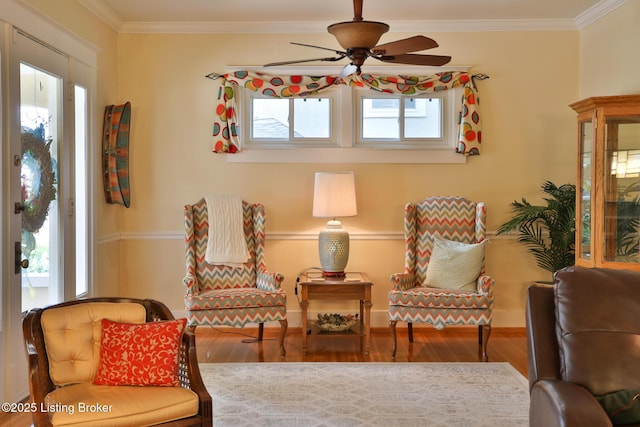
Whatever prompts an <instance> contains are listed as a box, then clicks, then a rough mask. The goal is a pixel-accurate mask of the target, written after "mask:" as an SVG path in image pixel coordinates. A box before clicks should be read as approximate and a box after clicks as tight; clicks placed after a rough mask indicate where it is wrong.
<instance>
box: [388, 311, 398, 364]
mask: <svg viewBox="0 0 640 427" xmlns="http://www.w3.org/2000/svg"><path fill="white" fill-rule="evenodd" d="M397 324H398V321H397V320H391V321H390V322H389V328H391V338H392V339H393V347H392V348H391V360H393V361H395V360H396V350H397V349H398V337H397V336H396V325H397Z"/></svg>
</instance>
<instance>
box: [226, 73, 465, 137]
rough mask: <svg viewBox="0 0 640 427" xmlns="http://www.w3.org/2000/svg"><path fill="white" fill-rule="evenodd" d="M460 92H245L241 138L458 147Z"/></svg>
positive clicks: (355, 90)
mask: <svg viewBox="0 0 640 427" xmlns="http://www.w3.org/2000/svg"><path fill="white" fill-rule="evenodd" d="M460 90H461V89H455V90H449V91H444V92H439V93H430V94H425V95H418V96H401V95H388V94H382V93H375V92H373V91H371V90H368V89H354V88H350V87H347V86H340V87H336V90H335V91H331V92H323V93H322V94H321V95H318V96H316V97H308V98H273V97H268V96H266V95H262V94H259V93H256V92H252V91H248V90H243V96H242V98H241V105H240V106H239V112H240V116H241V122H242V126H241V131H240V139H241V141H242V144H243V147H244V148H248V149H260V148H265V149H268V148H293V147H343V148H344V147H347V148H348V147H363V148H364V147H367V148H373V149H387V148H393V149H420V150H425V149H427V150H428V149H445V148H446V149H453V148H454V147H455V145H456V141H455V139H456V129H455V127H456V121H455V117H456V112H457V111H458V110H456V109H459V108H460V101H457V102H456V100H459V99H460ZM342 123H344V124H345V125H342ZM347 124H348V126H347ZM352 124H355V125H352ZM243 135H246V137H243Z"/></svg>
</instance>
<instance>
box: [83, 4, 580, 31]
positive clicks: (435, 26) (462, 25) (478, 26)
mask: <svg viewBox="0 0 640 427" xmlns="http://www.w3.org/2000/svg"><path fill="white" fill-rule="evenodd" d="M84 1H87V0H84ZM387 23H388V24H389V26H390V27H391V28H393V32H435V33H440V32H471V31H575V30H577V26H576V22H575V20H573V19H542V20H541V19H493V20H491V19H483V20H451V21H389V22H387ZM119 32H121V33H164V34H166V33H183V34H185V33H186V34H196V33H209V34H215V33H226V34H261V33H269V34H289V33H326V32H327V26H326V25H324V24H321V23H318V22H125V23H123V25H122V26H121V27H120V29H119Z"/></svg>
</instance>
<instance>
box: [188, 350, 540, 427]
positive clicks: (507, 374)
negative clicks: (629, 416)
mask: <svg viewBox="0 0 640 427" xmlns="http://www.w3.org/2000/svg"><path fill="white" fill-rule="evenodd" d="M200 370H201V373H202V377H203V379H204V383H205V384H206V386H207V389H208V390H209V393H210V394H211V397H212V399H213V425H214V426H215V427H230V426H233V427H238V426H260V427H266V426H273V427H276V426H277V427H284V426H296V427H298V426H300V427H351V426H385V427H392V426H398V427H411V426H420V427H424V426H433V427H439V426H442V427H452V426H473V427H481V426H486V427H499V426H504V427H516V426H528V419H529V418H528V413H529V393H528V385H527V380H526V378H524V377H523V376H522V375H521V374H520V373H519V372H518V371H517V370H516V369H515V368H513V367H512V366H511V365H510V364H508V363H481V362H477V363H377V362H371V363H312V362H309V363H293V362H282V363H204V364H200Z"/></svg>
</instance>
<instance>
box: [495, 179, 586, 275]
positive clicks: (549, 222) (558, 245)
mask: <svg viewBox="0 0 640 427" xmlns="http://www.w3.org/2000/svg"><path fill="white" fill-rule="evenodd" d="M541 188H542V191H543V192H544V193H545V194H546V195H547V197H544V198H543V200H544V201H545V203H546V204H545V205H532V204H531V203H529V202H528V201H527V200H526V199H525V198H522V199H521V201H517V200H515V201H514V202H513V203H511V208H512V211H513V213H514V216H513V217H512V218H511V219H510V220H509V221H507V222H505V223H504V224H502V225H501V226H500V227H498V231H497V233H498V234H505V233H509V232H512V231H517V232H518V234H519V237H518V242H520V243H522V244H524V245H525V246H526V247H527V249H528V250H529V252H530V253H531V254H532V255H533V256H534V257H535V259H536V263H537V265H538V266H539V267H540V268H542V269H544V270H547V271H549V272H551V273H552V274H553V273H554V272H556V271H558V270H559V269H561V268H564V267H567V266H569V265H572V264H573V263H574V260H575V231H576V227H575V205H576V187H575V185H573V184H563V185H561V186H559V187H558V186H556V185H555V184H554V183H552V182H551V181H545V182H544V183H543V184H542V187H541Z"/></svg>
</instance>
